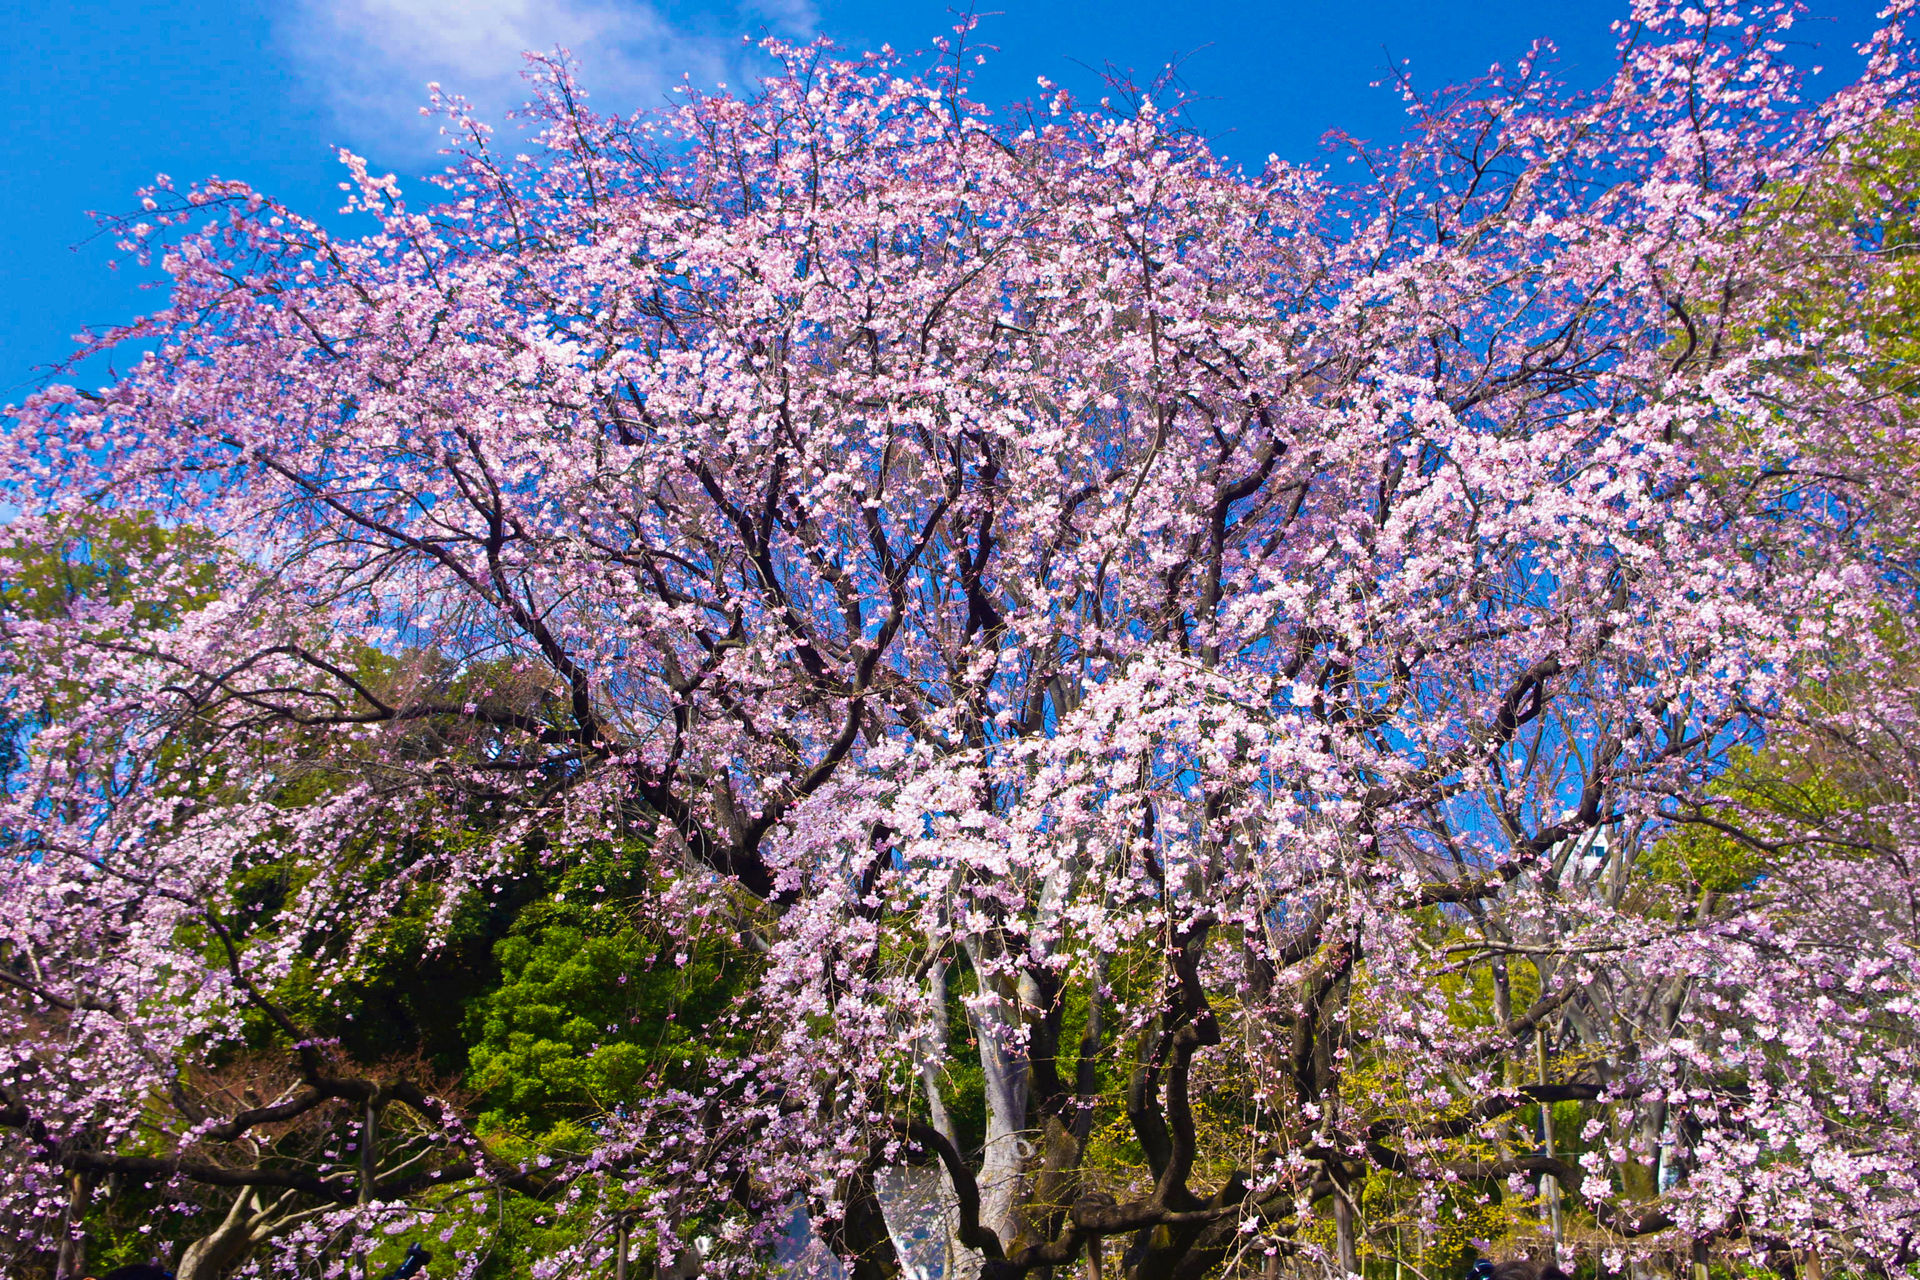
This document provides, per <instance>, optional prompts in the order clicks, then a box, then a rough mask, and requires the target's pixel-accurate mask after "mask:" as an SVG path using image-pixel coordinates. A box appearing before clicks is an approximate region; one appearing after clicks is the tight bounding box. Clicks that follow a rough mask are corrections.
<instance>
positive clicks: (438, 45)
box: [279, 0, 816, 163]
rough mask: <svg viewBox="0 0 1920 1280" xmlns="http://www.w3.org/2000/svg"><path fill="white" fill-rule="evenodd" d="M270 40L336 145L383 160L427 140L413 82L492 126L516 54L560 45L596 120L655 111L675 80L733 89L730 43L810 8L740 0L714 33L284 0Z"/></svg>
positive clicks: (627, 0) (500, 3)
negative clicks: (449, 96) (470, 106)
mask: <svg viewBox="0 0 1920 1280" xmlns="http://www.w3.org/2000/svg"><path fill="white" fill-rule="evenodd" d="M283 12H284V17H283V19H282V25H281V28H280V33H279V34H280V37H281V41H282V43H283V44H284V45H285V47H286V49H287V52H288V53H289V55H290V56H291V58H292V60H293V62H294V65H295V67H296V69H297V71H298V73H299V75H300V77H301V79H302V80H303V81H304V83H305V85H306V87H307V88H308V89H309V90H310V91H311V92H313V93H315V94H316V95H318V96H319V97H320V98H321V100H322V101H324V102H325V103H326V104H327V105H328V107H329V108H331V110H332V111H333V112H334V114H335V115H336V117H337V118H338V120H339V123H340V125H341V127H342V128H343V129H344V130H345V135H344V136H343V137H341V138H340V139H339V141H341V142H343V143H345V144H346V145H349V146H351V147H353V148H354V149H355V150H359V151H366V152H368V154H369V155H370V156H371V157H372V158H373V159H374V160H375V162H376V163H380V162H381V157H383V156H388V157H391V159H390V160H388V161H386V162H387V163H400V162H403V161H405V160H408V159H420V158H423V157H424V155H425V154H429V153H430V152H431V151H432V149H433V147H434V146H435V145H436V135H435V133H434V127H435V126H430V125H428V124H427V122H425V121H423V120H421V118H420V116H419V108H420V106H421V105H422V104H423V103H424V102H425V101H426V97H427V91H426V85H427V83H428V82H429V81H438V82H439V83H440V84H441V85H442V86H444V87H445V88H446V89H447V90H448V91H449V92H453V93H458V94H461V95H463V96H465V97H466V98H468V99H470V100H471V101H472V102H473V103H474V105H475V107H476V108H477V109H478V112H479V114H480V116H481V117H482V118H483V119H485V120H486V121H487V122H488V123H490V124H492V125H493V126H494V127H495V128H496V129H500V128H502V127H503V126H504V125H505V124H506V120H505V116H506V113H507V111H508V110H509V109H511V108H513V107H516V106H518V105H520V104H521V103H522V102H524V101H525V100H526V98H527V96H528V95H527V89H526V85H525V83H524V82H523V81H522V80H521V79H520V72H521V69H522V67H523V66H524V63H523V61H522V59H521V54H522V53H524V52H527V51H529V50H532V51H538V52H545V51H550V50H552V49H554V48H555V47H563V48H566V49H568V50H570V51H571V52H572V53H573V55H574V57H575V58H576V59H577V60H578V62H579V64H580V77H581V83H582V85H583V86H584V88H585V89H586V91H587V92H588V94H589V95H590V96H591V97H592V100H593V105H594V106H595V107H596V108H597V109H599V110H602V111H620V112H628V111H632V110H634V109H635V108H637V107H645V106H657V105H660V104H661V103H663V102H664V101H665V100H666V97H667V94H668V92H669V91H670V90H671V88H672V87H673V86H674V85H676V84H678V83H680V80H681V78H682V77H683V76H685V77H690V78H691V79H692V80H693V82H694V83H695V84H696V85H700V86H703V87H711V86H713V85H714V84H716V83H719V82H723V81H725V82H729V83H737V82H740V81H742V80H744V79H745V78H747V77H748V76H750V75H751V74H752V69H753V66H754V61H755V60H754V57H753V54H752V52H751V51H750V50H748V49H746V48H744V47H743V45H742V43H741V40H740V37H741V36H742V35H758V34H760V33H762V32H767V31H771V32H773V33H774V34H777V35H784V36H790V37H791V36H804V35H806V34H808V33H810V32H811V31H812V29H813V24H814V21H815V17H816V15H815V11H814V8H813V5H812V3H811V0H748V3H746V4H743V5H742V7H741V8H740V9H737V10H734V11H733V13H732V14H731V15H730V19H731V22H730V26H731V29H730V30H729V29H727V25H728V24H721V26H719V27H717V28H715V29H713V30H709V31H702V32H694V31H687V30H683V29H680V28H678V27H676V26H675V25H674V24H673V23H672V22H670V21H669V20H668V19H667V18H666V17H665V16H664V15H663V14H661V13H660V11H659V10H657V9H656V8H654V7H653V6H652V5H651V4H648V3H646V0H293V3H291V4H290V5H289V6H288V8H287V9H286V10H284V11H283Z"/></svg>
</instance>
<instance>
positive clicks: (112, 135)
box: [0, 0, 1878, 403]
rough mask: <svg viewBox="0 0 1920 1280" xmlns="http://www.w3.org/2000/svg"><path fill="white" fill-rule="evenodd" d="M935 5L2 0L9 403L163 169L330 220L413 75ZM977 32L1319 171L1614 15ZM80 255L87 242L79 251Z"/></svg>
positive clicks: (1467, 0)
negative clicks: (1112, 81) (347, 160)
mask: <svg viewBox="0 0 1920 1280" xmlns="http://www.w3.org/2000/svg"><path fill="white" fill-rule="evenodd" d="M953 7H954V6H953V5H951V4H950V3H949V2H948V0H891V2H889V0H652V2H650V3H649V2H647V0H259V2H249V0H227V2H225V3H222V2H219V0H202V2H201V3H184V2H181V0H147V2H146V3H132V2H130V0H15V3H14V4H13V5H11V6H8V7H7V11H6V13H5V14H4V15H0V65H3V66H4V77H5V83H6V84H7V86H8V88H9V90H10V110H9V112H8V116H9V121H8V124H7V127H6V128H5V129H4V130H0V148H3V149H4V152H3V154H0V166H4V167H3V168H0V172H4V173H5V174H6V175H7V177H8V179H9V187H10V192H9V198H8V199H7V200H5V201H4V202H0V231H3V232H4V238H5V244H6V246H7V253H6V254H5V256H4V258H3V259H0V289H3V290H4V292H0V297H5V298H6V299H8V305H7V306H6V307H5V309H4V311H0V403H4V402H6V401H12V400H17V399H18V397H19V396H20V394H21V393H22V392H24V391H25V390H26V389H27V388H28V387H30V386H31V385H32V383H33V381H34V379H35V369H36V367H38V366H43V365H46V364H48V363H50V362H52V361H55V360H58V359H60V358H61V357H63V356H65V355H66V354H67V352H68V351H69V350H70V346H71V343H70V335H72V334H73V333H75V332H77V331H78V330H79V329H80V328H81V327H82V326H83V325H85V324H88V323H97V322H110V321H116V320H122V319H126V318H128V317H129V316H131V315H133V314H135V313H136V312H138V311H139V310H141V309H143V304H144V303H146V302H147V301H148V299H147V298H145V297H143V295H142V294H141V292H140V290H139V288H138V284H139V278H138V277H137V275H135V274H134V273H132V272H128V271H123V272H119V273H115V272H111V271H109V270H108V269H107V267H106V266H105V262H106V259H107V258H108V256H109V254H108V252H107V250H106V248H105V247H104V246H103V245H101V244H99V243H97V242H96V243H94V244H91V245H87V244H83V243H82V242H84V241H86V240H87V238H88V237H89V235H90V234H91V223H90V222H89V220H88V218H87V216H86V211H87V210H89V209H102V210H125V209H129V208H131V207H132V205H133V195H132V193H133V191H134V189H135V188H136V187H138V186H140V185H141V184H143V183H145V182H148V181H150V180H151V179H152V178H153V176H154V175H155V174H156V173H168V174H171V175H172V176H173V177H175V178H176V179H179V180H181V181H183V182H184V181H186V180H189V179H195V178H202V177H205V176H207V175H209V174H218V175H220V176H222V177H230V178H243V179H245V180H247V181H248V182H251V183H253V184H254V185H255V186H256V187H259V188H261V189H263V190H267V191H270V192H272V193H274V194H275V195H278V196H280V197H282V198H284V199H287V200H288V201H289V202H291V203H293V204H294V205H296V206H297V207H299V208H302V209H303V210H306V211H309V212H315V213H320V214H325V213H328V212H329V211H331V210H332V209H334V208H335V207H337V205H338V203H339V193H338V190H337V188H336V187H335V185H334V184H335V183H336V182H337V181H338V180H339V176H340V175H339V172H338V169H337V167H336V165H335V162H334V160H333V155H332V151H331V148H332V147H333V146H334V145H336V144H338V145H345V146H348V147H351V148H353V149H354V150H356V151H359V152H361V153H363V154H365V155H367V156H368V157H369V158H370V159H371V160H372V161H373V163H374V165H375V166H376V169H377V170H393V171H395V172H397V173H399V174H400V175H401V177H402V180H403V185H404V184H405V179H406V177H407V176H408V175H409V174H411V173H414V172H418V171H420V170H422V169H424V168H427V167H430V166H431V164H432V151H431V141H430V135H429V134H428V133H427V132H426V131H425V128H424V126H423V124H422V122H421V121H420V119H419V116H418V114H417V111H416V108H417V106H418V104H419V102H420V101H421V99H422V97H423V96H424V95H423V89H422V86H423V85H424V84H425V82H427V81H428V80H440V81H442V82H444V83H445V84H446V85H447V87H448V88H450V89H455V90H458V91H462V92H465V93H466V94H467V95H468V96H469V97H471V98H473V99H475V100H476V101H477V102H478V103H480V104H482V106H483V107H485V108H486V109H488V110H489V111H490V112H492V113H494V114H495V115H496V116H497V114H498V112H499V110H500V109H502V108H504V107H505V106H508V105H511V103H512V102H513V101H516V100H517V98H516V92H517V87H518V86H517V83H516V80H515V74H516V71H517V68H518V58H517V56H516V55H517V51H518V50H519V49H522V48H528V47H538V48H547V47H551V46H553V45H554V44H566V45H569V46H570V47H572V48H573V50H574V52H575V53H576V55H577V56H578V57H579V59H580V61H581V63H582V73H583V78H584V80H585V83H586V85H587V88H588V89H589V91H590V92H591V93H592V95H593V101H594V105H596V106H598V107H600V108H602V109H613V108H618V109H620V110H623V111H624V110H629V109H631V108H633V107H636V106H640V105H644V104H648V103H658V102H661V101H663V100H664V93H665V90H666V88H667V86H669V85H670V84H672V83H674V82H676V81H677V80H678V78H679V76H680V75H681V74H683V73H686V74H690V75H692V77H693V78H694V79H695V81H696V82H699V83H703V84H711V83H713V82H715V81H719V80H729V81H731V82H733V83H739V82H741V81H742V80H743V79H744V78H745V77H746V76H747V75H748V74H750V66H751V64H750V62H749V61H748V60H747V58H746V56H745V55H744V54H743V53H742V50H741V45H740V39H739V38H740V36H742V35H743V34H747V33H759V32H768V31H771V32H775V33H779V34H788V35H809V34H815V33H818V34H825V35H829V36H832V37H833V38H835V39H836V40H838V41H840V42H841V43H842V44H844V45H847V46H850V47H854V48H859V49H866V48H874V47H877V46H879V45H880V44H882V43H891V44H893V45H894V46H895V47H896V48H900V49H916V48H923V47H925V46H926V43H927V41H928V40H929V39H930V38H931V37H933V36H936V35H940V34H943V33H945V32H946V31H947V29H948V28H950V27H951V25H952V23H953V21H954V19H953V15H952V13H951V12H950V10H951V8H953ZM1877 7H1878V5H1877V0H1813V8H1814V11H1815V15H1816V17H1815V19H1814V20H1808V21H1806V22H1804V23H1803V24H1802V25H1801V27H1800V28H1798V34H1799V35H1800V36H1801V37H1802V38H1803V39H1804V40H1806V41H1807V42H1809V43H1811V44H1817V45H1818V46H1819V49H1818V50H1817V51H1809V52H1806V53H1805V54H1803V55H1802V56H1803V57H1804V59H1805V61H1807V62H1808V63H1810V64H1811V63H1816V62H1818V63H1824V64H1826V65H1827V66H1828V67H1829V68H1830V69H1829V70H1828V71H1827V72H1826V73H1825V74H1824V75H1823V76H1822V77H1821V78H1820V81H1819V82H1816V83H1820V82H1824V83H1826V84H1828V85H1834V84H1837V83H1838V82H1839V80H1840V77H1841V76H1842V75H1843V74H1847V73H1850V72H1851V70H1852V69H1853V68H1854V67H1855V66H1856V65H1857V59H1856V58H1854V57H1853V56H1852V54H1851V53H1850V51H1849V50H1850V46H1851V44H1853V43H1854V42H1856V41H1858V40H1859V39H1860V38H1861V37H1863V36H1864V35H1865V34H1866V33H1867V32H1868V31H1870V30H1871V28H1872V26H1873V18H1872V15H1873V11H1874V10H1875V9H1876V8H1877ZM979 8H980V10H981V12H982V14H983V15H987V16H985V17H984V18H983V23H982V28H981V31H980V33H979V35H978V37H977V38H978V39H980V40H982V41H983V42H985V43H987V44H991V45H997V46H998V47H999V52H998V53H997V54H994V55H993V56H992V57H991V58H990V60H989V62H988V64H987V66H986V67H985V68H983V69H982V72H981V91H980V95H979V96H982V97H983V98H985V99H986V100H987V101H990V102H995V103H999V102H1005V101H1008V100H1012V99H1017V98H1022V97H1024V96H1026V95H1027V94H1028V93H1030V92H1031V91H1032V90H1033V87H1034V79H1035V77H1036V76H1040V75H1045V76H1047V77H1049V78H1050V79H1053V80H1055V81H1057V82H1059V83H1061V84H1064V85H1066V86H1067V87H1068V88H1070V89H1073V90H1075V91H1076V92H1080V93H1083V94H1086V95H1089V96H1092V95H1097V92H1098V88H1099V81H1098V78H1097V76H1096V75H1095V73H1094V72H1093V71H1091V70H1089V69H1088V68H1093V67H1099V66H1101V65H1102V64H1105V63H1112V64H1115V65H1116V66H1119V67H1122V68H1131V69H1133V70H1134V71H1136V72H1137V73H1139V75H1140V76H1141V77H1142V78H1143V79H1144V78H1149V77H1150V76H1151V74H1152V73H1153V71H1154V70H1155V69H1156V68H1158V67H1160V66H1162V65H1164V64H1165V63H1166V62H1167V61H1168V60H1169V59H1170V58H1179V57H1182V56H1184V58H1185V61H1184V64H1183V77H1184V79H1185V81H1186V83H1187V85H1188V86H1189V88H1190V89H1192V90H1193V91H1194V92H1195V93H1197V94H1199V95H1201V96H1202V97H1204V98H1206V99H1208V100H1207V101H1206V102H1204V103H1203V104H1202V105H1201V107H1200V108H1199V111H1198V120H1199V123H1200V124H1201V125H1202V127H1204V128H1205V129H1206V130H1207V131H1208V132H1209V133H1211V134H1213V135H1215V136H1216V137H1217V138H1218V140H1219V142H1218V145H1219V147H1220V149H1221V150H1222V151H1224V152H1225V153H1226V154H1228V155H1229V156H1232V157H1234V158H1238V159H1250V160H1254V161H1256V162H1257V161H1258V160H1259V159H1260V158H1262V157H1264V156H1265V155H1267V154H1268V153H1269V152H1273V153H1277V154H1279V155H1280V156H1281V157H1283V158H1286V159H1292V160H1311V159H1313V158H1315V156H1316V155H1317V154H1318V146H1319V139H1320V137H1321V135H1322V134H1324V133H1325V132H1326V131H1327V130H1329V129H1334V128H1340V129H1346V130H1348V131H1350V132H1353V133H1355V134H1358V135H1360V136H1363V137H1369V138H1374V139H1385V138H1390V137H1391V136H1393V135H1394V134H1395V133H1396V132H1397V131H1398V129H1399V127H1400V118H1401V117H1400V111H1399V105H1398V103H1397V101H1396V100H1395V99H1394V98H1393V96H1392V95H1391V94H1389V93H1388V92H1386V91H1385V90H1382V89H1377V88H1371V87H1369V84H1370V82H1371V81H1375V80H1377V79H1379V78H1380V76H1381V74H1382V73H1383V72H1384V70H1385V69H1386V68H1387V66H1388V65H1389V62H1390V61H1400V60H1405V61H1407V62H1408V64H1409V65H1408V70H1409V71H1410V72H1411V73H1412V74H1413V76H1414V77H1415V79H1416V82H1417V83H1419V84H1421V85H1422V86H1425V87H1429V88H1431V87H1438V86H1439V85H1442V84H1444V83H1447V82H1449V81H1454V80H1458V79H1462V78H1465V77H1468V76H1472V75H1475V74H1478V73H1480V72H1482V71H1484V70H1485V69H1486V67H1487V66H1488V64H1489V63H1492V62H1494V61H1502V62H1509V63H1510V62H1511V61H1512V59H1513V58H1514V57H1515V56H1516V55H1517V54H1519V53H1520V52H1522V51H1523V50H1524V49H1525V48H1526V46H1527V44H1528V43H1529V42H1530V41H1531V40H1533V39H1534V38H1536V37H1547V38H1550V39H1552V40H1553V41H1554V42H1555V43H1556V44H1557V45H1559V47H1560V49H1561V64H1562V68H1563V72H1564V73H1565V74H1566V75H1567V76H1568V78H1570V79H1572V80H1574V81H1575V82H1576V83H1582V84H1587V83H1592V82H1595V81H1597V80H1598V79H1600V78H1601V77H1602V76H1603V75H1604V74H1605V72H1606V70H1607V67H1608V65H1609V63H1610V59H1611V54H1612V49H1613V36H1612V34H1611V33H1610V32H1609V30H1608V25H1609V23H1610V22H1612V21H1613V20H1614V19H1615V18H1617V17H1620V16H1623V14H1624V12H1625V8H1626V5H1625V0H1267V2H1264V3H1262V2H1258V0H1255V2H1247V0H1173V2H1172V3H1168V2H1167V0H1160V2H1159V3H1150V2H1148V0H1108V2H1107V3H1098V2H1096V0H982V3H981V4H980V5H979ZM76 246H78V247H77V248H76Z"/></svg>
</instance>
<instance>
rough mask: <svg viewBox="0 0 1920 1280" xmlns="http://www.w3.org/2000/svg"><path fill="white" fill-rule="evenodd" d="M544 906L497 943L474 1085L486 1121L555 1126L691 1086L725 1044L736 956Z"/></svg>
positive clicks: (473, 1015)
mask: <svg viewBox="0 0 1920 1280" xmlns="http://www.w3.org/2000/svg"><path fill="white" fill-rule="evenodd" d="M556 914H558V913H553V912H547V911H535V912H532V913H530V915H531V916H532V917H533V918H532V919H530V920H528V921H525V922H523V923H522V924H521V925H520V926H519V927H517V928H516V929H515V930H514V932H513V933H512V935H511V936H509V937H507V938H505V939H503V940H502V941H501V942H500V943H499V944H498V947H497V949H496V955H497V957H498V962H499V965H500V970H501V982H500V985H499V987H498V988H496V989H495V990H493V991H491V992H489V993H488V994H487V995H485V996H484V997H482V998H481V999H479V1000H478V1001H476V1002H475V1003H474V1005H473V1006H472V1009H471V1012H470V1013H469V1015H468V1018H467V1027H468V1033H469V1035H470V1037H471V1044H472V1048H471V1051H470V1053H471V1062H472V1074H471V1076H470V1077H469V1085H470V1087H472V1088H473V1089H475V1090H477V1091H478V1092H479V1093H481V1094H482V1095H483V1097H484V1098H485V1100H486V1102H487V1104H488V1110H487V1111H485V1112H484V1113H483V1115H482V1117H481V1122H482V1126H483V1127H486V1128H506V1129H513V1130H525V1131H528V1132H532V1133H544V1132H547V1131H549V1130H551V1129H552V1128H554V1127H555V1126H556V1125H561V1124H564V1123H566V1122H568V1121H571V1120H578V1119H581V1118H584V1117H590V1116H593V1115H597V1114H601V1113H604V1112H606V1111H610V1110H613V1109H614V1108H615V1107H618V1106H619V1105H621V1104H622V1103H626V1102H630V1101H632V1100H633V1099H635V1098H637V1097H640V1096H642V1095H643V1094H644V1093H645V1092H646V1091H647V1090H648V1089H650V1088H652V1087H656V1086H658V1085H659V1084H662V1083H666V1082H674V1083H679V1082H683V1081H684V1080H685V1079H686V1078H687V1077H688V1076H689V1074H690V1071H691V1070H692V1069H693V1068H694V1067H696V1066H697V1065H698V1064H699V1063H700V1062H702V1061H704V1060H705V1059H706V1058H707V1057H708V1056H709V1055H710V1054H711V1053H712V1052H714V1051H715V1049H716V1048H720V1047H722V1046H717V1045H716V1044H715V1043H714V1041H713V1040H711V1039H710V1038H709V1035H710V1024H711V1023H712V1022H713V1021H714V1020H715V1019H716V1018H717V1016H718V1015H719V1014H720V1013H721V1012H722V1011H723V1010H724V1008H725V1006H726V1004H727V1003H728V1001H729V1000H730V999H731V998H732V995H733V994H734V991H735V989H736V988H737V986H738V975H739V969H738V967H737V966H735V967H733V968H729V965H728V963H727V962H728V956H727V954H726V952H724V951H722V950H720V949H719V948H714V947H704V946H703V947H699V948H696V949H695V950H694V951H693V953H691V954H687V953H684V952H674V951H672V950H671V949H670V948H671V946H672V944H671V943H669V942H666V941H664V940H662V939H660V938H658V937H655V936H650V935H648V934H646V933H643V932H642V931H640V930H638V929H636V928H634V927H632V926H631V925H627V924H625V923H624V922H623V923H619V924H615V925H612V927H609V928H606V929H605V930H604V931H593V930H590V929H588V928H586V927H583V926H581V925H579V924H575V923H570V922H567V921H565V919H564V918H561V919H557V920H556V919H554V918H553V917H554V916H555V915H556Z"/></svg>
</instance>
